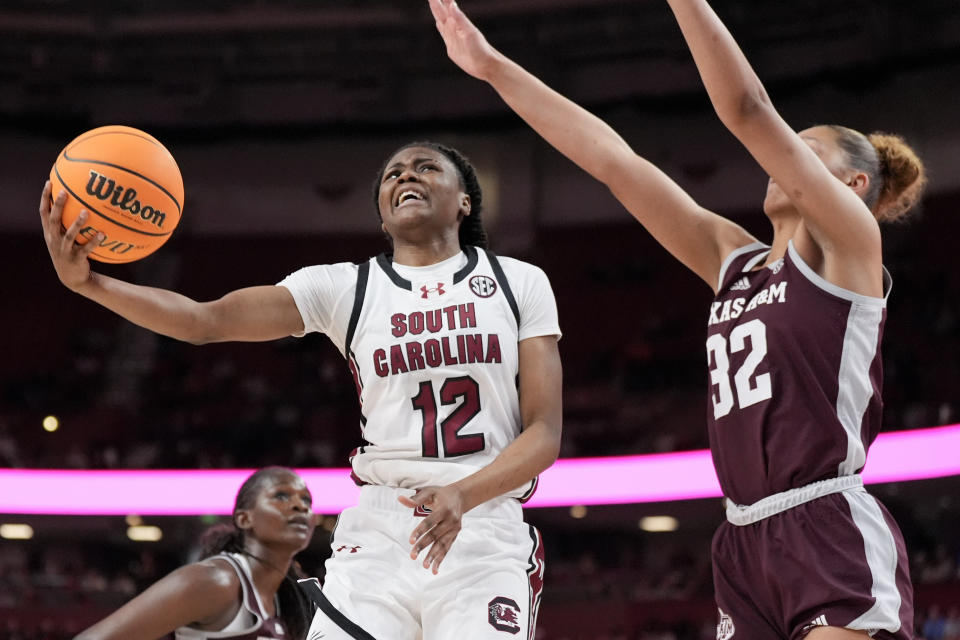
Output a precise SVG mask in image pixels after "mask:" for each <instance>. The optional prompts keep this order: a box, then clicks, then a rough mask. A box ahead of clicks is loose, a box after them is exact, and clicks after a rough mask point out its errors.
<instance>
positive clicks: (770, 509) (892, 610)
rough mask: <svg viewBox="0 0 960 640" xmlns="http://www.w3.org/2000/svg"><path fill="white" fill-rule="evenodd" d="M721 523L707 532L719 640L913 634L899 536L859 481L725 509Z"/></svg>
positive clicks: (906, 639)
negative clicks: (840, 631)
mask: <svg viewBox="0 0 960 640" xmlns="http://www.w3.org/2000/svg"><path fill="white" fill-rule="evenodd" d="M811 488H812V489H813V491H811ZM811 496H815V497H812V498H811ZM727 519H728V521H727V522H724V523H723V524H722V525H720V528H719V529H718V530H717V532H716V534H715V535H714V538H713V578H714V588H715V591H716V599H717V606H718V608H719V609H720V612H719V616H720V618H719V621H718V624H717V638H718V640H731V639H732V640H754V639H756V640H760V639H763V640H769V639H771V638H783V639H788V640H797V639H799V638H803V637H805V636H806V635H807V634H808V633H809V632H810V631H811V630H813V629H815V628H816V627H818V626H831V627H846V628H848V629H855V630H865V631H867V632H869V633H870V634H871V635H872V636H873V637H874V638H880V639H887V640H889V639H893V638H896V639H898V640H911V639H912V638H913V589H912V587H911V584H910V576H909V567H908V564H907V554H906V549H905V547H904V544H903V536H902V535H901V533H900V529H899V528H898V527H897V525H896V523H895V522H894V520H893V518H892V517H891V516H890V514H889V513H888V512H887V510H886V509H885V508H884V507H883V505H881V504H880V503H879V502H878V501H877V500H876V499H875V498H874V497H873V496H871V495H870V494H868V493H867V492H866V491H865V490H864V489H863V485H862V483H861V482H859V478H858V477H854V479H853V480H851V478H850V477H847V478H837V479H834V480H826V481H824V482H821V483H816V484H815V485H808V486H807V487H801V488H799V489H793V490H791V491H786V492H784V493H780V494H776V495H774V496H770V497H769V498H764V499H763V500H761V501H760V502H758V503H756V504H754V505H751V506H748V507H739V506H736V505H733V506H732V508H731V507H729V506H728V509H727ZM734 522H736V523H737V524H734Z"/></svg>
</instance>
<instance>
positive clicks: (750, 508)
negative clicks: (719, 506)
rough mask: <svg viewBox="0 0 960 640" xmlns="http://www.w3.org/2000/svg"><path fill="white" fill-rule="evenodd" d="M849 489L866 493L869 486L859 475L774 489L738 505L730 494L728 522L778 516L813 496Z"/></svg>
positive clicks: (746, 521) (822, 495)
mask: <svg viewBox="0 0 960 640" xmlns="http://www.w3.org/2000/svg"><path fill="white" fill-rule="evenodd" d="M847 491H862V492H864V493H866V489H864V488H863V478H861V477H860V476H859V475H852V476H844V477H841V478H828V479H827V480H821V481H820V482H813V483H810V484H808V485H804V486H802V487H797V488H795V489H788V490H786V491H781V492H780V493H775V494H773V495H770V496H767V497H766V498H763V499H761V500H757V501H756V502H754V503H753V504H748V505H739V504H736V503H735V502H734V501H733V500H730V499H729V498H727V499H726V503H727V508H726V511H727V522H729V523H730V524H733V525H736V526H738V527H744V526H746V525H748V524H753V523H755V522H760V521H761V520H765V519H766V518H769V517H771V516H775V515H777V514H778V513H783V512H784V511H786V510H788V509H792V508H794V507H798V506H800V505H801V504H805V503H807V502H810V501H811V500H816V499H817V498H822V497H824V496H828V495H830V494H831V493H840V492H847Z"/></svg>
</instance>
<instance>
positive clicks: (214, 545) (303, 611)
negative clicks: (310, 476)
mask: <svg viewBox="0 0 960 640" xmlns="http://www.w3.org/2000/svg"><path fill="white" fill-rule="evenodd" d="M286 474H294V475H296V472H295V471H293V470H292V469H288V468H286V467H263V468H262V469H258V470H257V471H256V472H254V473H253V474H252V475H251V476H250V477H249V478H247V479H246V480H245V481H244V483H243V484H242V485H241V486H240V490H239V491H237V499H236V502H235V503H234V506H233V514H234V517H236V514H237V512H238V511H242V510H244V509H250V508H251V507H253V503H254V502H255V501H256V499H257V494H259V493H260V491H261V490H262V488H263V485H264V483H265V481H267V480H269V479H272V478H274V477H276V476H278V475H286ZM244 537H245V532H244V530H243V529H241V528H240V527H238V526H237V525H236V522H235V521H234V522H233V523H231V524H220V525H215V526H213V527H211V528H209V529H207V531H205V532H204V534H203V537H202V538H201V540H200V546H201V557H203V558H209V557H210V556H215V555H217V554H218V553H223V552H224V551H227V552H231V553H242V554H244V555H248V556H251V557H254V558H256V556H254V555H253V554H252V553H250V552H249V551H248V550H247V549H246V547H245V545H244ZM257 559H258V560H259V558H257ZM261 561H262V560H261ZM305 577H306V576H305V575H304V574H303V572H302V571H301V570H300V564H299V563H297V562H293V563H291V565H290V569H289V570H288V571H287V575H286V576H285V577H284V580H283V583H281V585H280V588H279V589H277V600H278V601H279V603H280V607H279V614H280V619H281V620H282V621H283V625H284V626H285V627H286V629H287V632H288V633H289V634H290V637H291V638H293V639H294V640H303V639H304V638H306V637H307V629H309V628H310V622H311V614H312V607H311V604H310V601H309V600H308V599H307V595H306V594H305V593H304V592H303V590H302V589H300V587H299V586H298V585H297V579H298V578H305Z"/></svg>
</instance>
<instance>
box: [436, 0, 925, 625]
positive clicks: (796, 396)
mask: <svg viewBox="0 0 960 640" xmlns="http://www.w3.org/2000/svg"><path fill="white" fill-rule="evenodd" d="M430 5H431V8H432V10H433V14H434V17H435V18H436V22H437V28H438V29H439V31H440V34H441V35H442V36H443V38H444V41H445V43H446V46H447V52H448V54H449V56H450V58H451V59H452V60H453V61H454V62H456V63H457V64H458V65H459V66H460V67H461V68H463V69H464V70H465V71H466V72H467V73H469V74H471V75H473V76H475V77H477V78H480V79H482V80H485V81H487V82H489V83H490V84H491V85H492V86H493V87H494V89H496V90H497V91H498V92H499V93H500V95H501V96H502V97H503V99H504V100H505V101H506V102H507V104H509V105H510V107H511V108H513V110H514V111H516V112H517V113H518V114H519V115H520V116H521V117H523V118H524V119H525V120H526V121H527V122H528V123H529V124H530V125H531V126H532V127H533V128H534V129H535V130H536V131H537V132H538V133H540V135H542V136H543V137H544V138H545V139H546V140H547V141H548V142H550V143H551V144H552V145H554V146H555V147H556V148H557V149H558V150H560V151H561V152H562V153H564V154H565V155H566V156H567V157H569V158H570V159H571V160H573V161H574V162H576V163H577V164H578V165H580V166H581V167H582V168H583V169H585V170H586V171H588V172H589V173H590V174H591V175H593V176H594V177H596V178H598V179H599V180H601V181H603V182H604V183H605V184H606V185H607V186H608V187H609V188H610V189H611V191H612V192H613V193H614V195H616V197H617V198H618V199H619V200H620V202H621V203H623V204H624V205H625V206H626V207H627V209H628V210H629V211H630V212H631V213H632V214H633V216H634V217H636V218H637V220H639V221H640V222H641V223H642V224H643V225H644V226H645V227H646V228H647V229H648V230H649V231H650V232H651V233H652V234H653V235H654V237H655V238H656V239H657V240H658V241H659V242H660V243H661V244H662V245H663V246H664V247H665V248H666V249H667V250H668V251H670V252H671V253H672V254H673V255H675V256H676V257H677V258H678V259H679V260H680V261H681V262H683V263H684V264H685V265H686V266H687V267H689V268H690V269H692V270H693V271H694V272H695V273H696V274H697V275H699V276H700V277H701V278H702V279H703V280H704V281H706V282H707V284H708V285H710V287H711V288H712V289H713V290H714V292H715V293H716V298H715V301H714V302H713V304H712V305H711V308H710V313H709V315H708V332H707V336H708V337H707V344H706V349H707V357H708V364H709V385H710V396H711V401H712V402H711V407H710V411H709V416H708V423H709V431H710V441H711V449H712V451H713V457H714V462H715V464H716V468H717V473H718V476H719V478H720V483H721V485H722V487H723V490H724V493H725V494H726V499H727V520H728V521H727V522H726V523H724V524H723V525H721V527H720V528H719V530H718V531H717V534H716V536H715V539H714V544H713V561H714V578H715V585H716V595H717V602H718V606H719V608H720V610H721V611H720V623H719V624H718V627H717V636H718V638H722V639H728V638H735V639H736V638H741V639H748V638H758V639H759V638H790V639H795V638H801V637H804V636H809V637H810V638H816V639H817V640H828V639H836V640H841V639H843V638H851V639H853V638H861V640H862V638H864V637H865V636H872V637H874V638H905V639H906V638H911V637H912V625H913V604H912V589H911V585H910V581H909V576H908V568H907V556H906V553H905V550H904V546H903V540H902V537H901V535H900V532H899V530H898V528H897V526H896V524H895V523H894V522H893V520H892V518H891V517H890V515H889V514H888V513H887V511H886V510H885V509H884V508H883V506H882V505H880V504H879V502H877V501H876V500H875V499H874V498H873V497H871V496H870V495H869V494H867V493H866V492H865V491H864V489H863V483H862V481H861V479H860V476H859V475H858V472H859V471H860V469H861V468H862V467H863V465H864V462H865V459H866V451H867V448H868V446H869V445H870V443H871V442H872V441H873V439H874V438H875V437H876V435H877V431H878V430H879V428H880V418H881V417H880V412H881V400H880V388H881V358H880V350H879V343H880V337H881V334H882V329H883V323H884V320H885V314H886V297H887V295H888V293H889V291H890V279H889V275H888V274H887V273H886V271H885V270H884V268H883V266H882V264H881V242H880V229H879V226H878V220H879V221H888V220H894V219H897V218H899V217H901V216H902V215H903V214H905V213H906V212H907V211H908V210H909V209H910V208H911V207H912V206H913V205H914V203H915V202H916V201H917V199H918V198H919V196H920V193H921V191H922V188H923V185H924V183H925V178H924V171H923V167H922V164H921V163H920V161H919V160H918V159H917V157H916V155H915V154H914V153H913V152H912V151H911V150H910V148H909V147H907V146H906V144H905V143H904V142H903V140H902V139H900V138H899V137H896V136H890V135H884V134H874V135H871V136H864V135H863V134H861V133H859V132H856V131H853V130H851V129H848V128H845V127H840V126H817V127H813V128H810V129H807V130H805V131H801V132H800V133H799V134H798V133H795V132H794V131H793V130H792V129H790V128H789V127H788V126H787V124H786V123H785V122H784V121H783V119H782V118H781V117H780V116H779V115H778V113H777V112H776V111H775V110H774V108H773V107H772V105H771V104H770V100H769V98H768V97H767V95H766V93H765V92H764V89H763V87H762V85H761V84H760V81H759V80H758V79H757V77H756V75H755V74H754V72H753V71H752V69H751V68H750V66H749V64H748V63H747V61H746V59H745V58H744V56H743V54H742V53H741V52H740V50H739V48H738V47H737V45H736V43H735V42H734V41H733V39H732V37H731V36H730V34H729V33H728V32H727V30H726V29H725V28H724V26H723V25H722V24H721V22H720V21H719V20H718V18H717V17H716V15H715V14H714V13H713V11H712V10H711V9H710V7H709V6H708V5H707V3H706V2H704V1H703V0H671V1H670V6H671V8H672V10H673V12H674V14H675V16H676V18H677V21H678V22H679V24H680V27H681V30H682V31H683V34H684V37H685V38H686V40H687V43H688V45H689V47H690V50H691V51H692V53H693V56H694V60H695V62H696V64H697V67H698V69H699V71H700V74H701V77H702V78H703V81H704V84H705V85H706V88H707V91H708V93H709V94H710V98H711V100H712V102H713V105H714V107H715V109H716V111H717V113H718V115H719V116H720V118H721V120H722V121H723V122H724V124H726V125H727V127H728V128H729V129H730V130H731V131H732V132H733V133H734V134H735V135H736V136H737V137H738V138H739V139H740V140H741V142H743V144H744V145H745V146H746V147H747V149H748V150H749V151H750V153H751V154H753V156H754V157H755V158H756V159H757V161H758V162H759V163H760V165H761V166H762V167H763V168H764V169H765V170H766V171H767V172H768V174H769V175H770V177H771V180H770V183H769V187H768V189H767V195H766V199H765V200H764V211H765V212H766V214H767V216H768V217H769V219H770V221H771V223H772V225H773V240H772V241H771V243H770V244H769V245H767V244H761V243H759V242H757V240H756V239H755V238H754V237H753V236H751V235H750V234H749V233H747V232H746V231H745V230H744V229H742V228H741V227H740V226H739V225H736V224H734V223H733V222H731V221H729V220H726V219H724V218H722V217H720V216H718V215H716V214H714V213H712V212H710V211H707V210H706V209H704V208H702V207H700V206H699V205H698V204H696V203H695V202H694V201H693V200H692V199H691V198H690V196H688V195H687V194H686V193H684V192H683V191H682V190H681V189H680V188H679V187H678V186H677V185H676V184H675V183H674V182H673V181H672V180H670V179H669V178H668V177H667V176H666V175H664V174H663V173H661V172H660V171H659V170H658V169H657V168H656V167H654V166H653V165H651V164H650V163H649V162H647V161H646V160H644V159H642V158H640V157H639V156H637V155H636V154H635V153H634V152H633V151H632V150H631V149H630V147H629V146H628V145H627V143H626V142H625V141H624V140H623V139H622V138H621V137H620V136H618V135H617V134H616V133H615V132H614V131H613V130H611V129H610V128H609V127H608V126H607V125H606V124H604V123H603V122H601V121H600V120H599V119H597V118H595V117H594V116H592V115H590V114H589V113H587V112H586V111H584V110H583V109H581V108H580V107H578V106H576V105H574V104H573V103H571V102H570V101H568V100H566V99H565V98H563V97H562V96H560V95H559V94H557V93H556V92H554V91H552V90H550V89H549V88H548V87H546V86H545V85H544V84H543V83H541V82H540V81H539V80H537V79H536V78H534V77H533V76H532V75H530V74H529V73H527V72H526V71H524V70H523V69H522V68H520V67H519V66H518V65H516V64H515V63H513V62H512V61H510V60H509V59H507V58H505V57H504V56H503V55H502V54H500V53H499V52H498V51H496V50H495V49H493V48H492V47H491V46H490V45H489V44H488V43H487V41H486V40H485V39H484V37H483V35H482V34H481V33H480V32H479V31H478V30H477V29H476V27H474V26H473V24H471V23H470V21H469V20H468V19H467V18H466V16H464V14H463V13H462V12H461V11H460V9H459V8H458V7H457V5H456V3H455V2H452V1H451V0H430Z"/></svg>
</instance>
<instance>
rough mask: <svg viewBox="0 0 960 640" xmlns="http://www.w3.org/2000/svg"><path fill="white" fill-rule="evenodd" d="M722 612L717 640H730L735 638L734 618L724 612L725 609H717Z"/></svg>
mask: <svg viewBox="0 0 960 640" xmlns="http://www.w3.org/2000/svg"><path fill="white" fill-rule="evenodd" d="M717 611H719V612H720V622H718V623H717V640H730V638H732V637H733V633H734V631H736V629H734V628H733V618H731V617H730V616H728V615H727V614H725V613H724V612H723V609H721V608H719V607H717Z"/></svg>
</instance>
